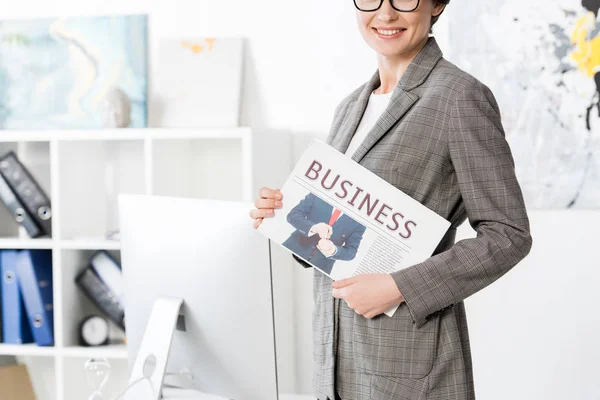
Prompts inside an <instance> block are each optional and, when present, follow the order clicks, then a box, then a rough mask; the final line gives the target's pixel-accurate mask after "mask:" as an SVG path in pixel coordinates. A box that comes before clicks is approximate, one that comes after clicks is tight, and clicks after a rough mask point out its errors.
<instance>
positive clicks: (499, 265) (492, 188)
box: [391, 81, 532, 328]
mask: <svg viewBox="0 0 600 400" xmlns="http://www.w3.org/2000/svg"><path fill="white" fill-rule="evenodd" d="M448 145H449V154H450V161H451V163H452V165H453V167H454V170H455V172H456V180H457V182H456V183H457V184H458V187H459V190H460V193H461V196H462V199H463V204H462V205H461V207H464V210H465V211H466V214H467V217H468V219H469V224H470V225H471V227H473V229H474V230H475V231H476V232H477V237H475V238H469V239H464V240H461V241H459V242H457V243H455V244H454V245H453V246H452V247H450V248H449V249H448V250H446V251H444V252H441V253H439V254H436V255H434V256H432V257H430V258H428V259H427V260H425V261H423V262H421V263H418V264H415V265H413V266H411V267H408V268H406V269H403V270H400V271H395V272H393V273H392V274H391V275H392V277H393V278H394V281H395V282H396V285H397V286H398V289H399V290H400V292H401V293H402V295H403V296H404V299H405V301H406V305H407V307H408V310H409V313H410V315H411V317H412V320H413V323H415V324H416V326H417V328H420V327H421V326H422V325H424V324H425V322H426V321H427V320H429V319H430V318H431V317H432V316H433V315H434V314H435V313H438V312H442V311H444V310H445V309H447V308H450V307H452V306H453V305H454V304H455V303H457V302H460V301H462V300H464V299H465V298H467V297H468V296H470V295H472V294H474V293H476V292H477V291H479V290H481V289H483V288H484V287H486V286H488V285H489V284H491V283H492V282H494V281H495V280H497V279H498V278H500V277H501V276H502V275H504V274H505V273H507V272H508V271H509V270H510V269H511V268H512V267H513V266H515V265H516V264H517V263H518V262H519V261H520V260H521V259H523V258H524V257H525V256H526V255H527V254H528V253H529V251H530V249H531V246H532V238H531V234H530V230H529V219H528V216H527V212H526V209H525V203H524V200H523V195H522V193H521V188H520V186H519V183H518V181H517V179H516V176H515V169H514V160H513V157H512V154H511V151H510V148H509V145H508V143H507V141H506V139H505V133H504V130H503V127H502V124H501V119H500V111H499V108H498V104H497V103H496V100H495V98H494V96H493V94H492V92H491V91H490V89H489V88H488V87H487V86H485V85H484V84H482V83H481V82H479V81H475V82H474V84H471V85H468V86H467V87H466V88H465V89H464V91H463V92H462V93H461V94H460V95H458V97H457V98H456V101H455V103H454V104H453V106H452V108H451V111H450V119H449V139H448Z"/></svg>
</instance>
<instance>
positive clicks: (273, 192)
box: [258, 186, 283, 200]
mask: <svg viewBox="0 0 600 400" xmlns="http://www.w3.org/2000/svg"><path fill="white" fill-rule="evenodd" d="M258 195H259V196H260V197H262V198H263V199H276V200H281V199H282V198H283V195H282V194H281V190H279V189H271V188H268V187H266V186H263V187H261V188H260V189H259V191H258Z"/></svg>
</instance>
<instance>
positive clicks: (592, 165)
mask: <svg viewBox="0 0 600 400" xmlns="http://www.w3.org/2000/svg"><path fill="white" fill-rule="evenodd" d="M463 3H464V2H463ZM446 12H448V15H445V17H446V18H448V23H449V33H450V37H449V46H450V51H449V54H447V55H448V59H449V60H450V61H452V62H454V63H455V64H457V65H458V66H459V67H460V68H462V69H464V70H465V71H467V72H470V73H471V74H473V75H474V76H475V77H477V78H478V79H480V80H481V81H482V82H483V83H484V84H486V85H487V86H489V87H490V89H491V90H492V92H493V93H494V96H495V97H496V99H497V101H498V104H499V106H500V111H501V114H502V121H503V125H504V128H505V130H506V137H507V140H508V142H509V144H510V146H511V149H512V152H513V156H514V158H515V164H516V173H517V177H518V179H519V182H520V183H521V186H522V188H523V194H524V197H525V201H526V203H527V205H528V207H531V208H537V209H548V208H550V209H560V208H577V209H594V208H598V207H600V16H599V14H600V0H583V1H581V0H528V1H523V0H497V1H494V2H483V1H473V2H469V3H468V4H464V6H462V7H460V4H459V2H457V3H456V5H454V4H453V3H451V4H450V6H449V7H448V9H447V10H446Z"/></svg>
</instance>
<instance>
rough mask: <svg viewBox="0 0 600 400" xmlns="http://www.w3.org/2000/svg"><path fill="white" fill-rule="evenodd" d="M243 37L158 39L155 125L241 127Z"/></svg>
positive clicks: (154, 85) (168, 126) (153, 119)
mask: <svg viewBox="0 0 600 400" xmlns="http://www.w3.org/2000/svg"><path fill="white" fill-rule="evenodd" d="M243 46H244V40H243V38H242V37H185V38H178V39H175V38H164V39H160V40H159V43H158V65H157V66H156V71H157V75H156V81H155V82H153V91H152V93H153V97H152V99H153V100H152V101H153V110H156V112H155V113H153V115H152V118H151V125H152V126H160V127H166V128H197V127H214V128H216V127H219V128H233V127H237V126H239V120H240V108H241V94H242V92H241V89H242V72H243V50H244V48H243Z"/></svg>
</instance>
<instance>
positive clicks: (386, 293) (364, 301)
mask: <svg viewBox="0 0 600 400" xmlns="http://www.w3.org/2000/svg"><path fill="white" fill-rule="evenodd" d="M333 297H335V298H338V299H344V300H345V301H346V304H348V307H350V308H352V309H353V310H354V311H355V312H356V313H358V314H360V315H362V316H363V317H365V318H373V317H375V316H377V315H379V314H381V313H383V312H386V311H387V310H389V309H390V308H392V306H395V305H396V304H400V303H402V302H403V301H404V297H403V296H402V293H400V290H399V289H398V286H397V285H396V282H395V281H394V278H392V276H391V275H390V274H361V275H357V276H353V277H350V278H347V279H341V280H339V281H335V282H333Z"/></svg>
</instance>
